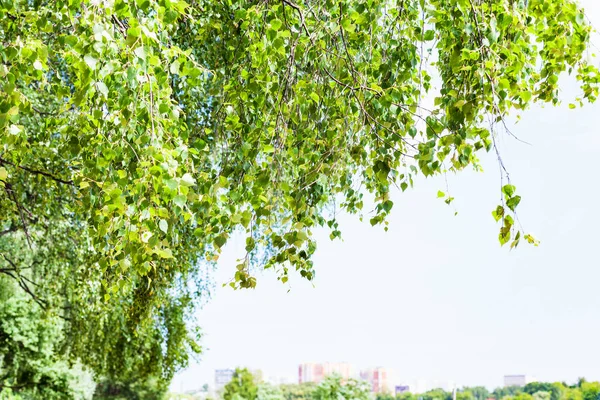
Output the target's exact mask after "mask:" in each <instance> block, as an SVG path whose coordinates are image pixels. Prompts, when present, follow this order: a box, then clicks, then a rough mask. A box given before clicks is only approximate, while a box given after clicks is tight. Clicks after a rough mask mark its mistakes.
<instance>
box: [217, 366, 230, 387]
mask: <svg viewBox="0 0 600 400" xmlns="http://www.w3.org/2000/svg"><path fill="white" fill-rule="evenodd" d="M234 372H235V370H234V369H231V368H227V369H216V370H215V390H221V389H223V387H224V386H225V385H227V384H228V383H229V382H231V379H232V378H233V374H234Z"/></svg>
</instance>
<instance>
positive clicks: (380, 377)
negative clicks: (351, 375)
mask: <svg viewBox="0 0 600 400" xmlns="http://www.w3.org/2000/svg"><path fill="white" fill-rule="evenodd" d="M388 375H389V374H388V371H387V370H386V369H385V368H381V367H377V368H372V369H367V370H364V371H361V372H360V378H361V379H362V380H365V381H367V382H369V383H370V384H371V391H372V392H373V393H384V392H389V391H390V388H389V386H388Z"/></svg>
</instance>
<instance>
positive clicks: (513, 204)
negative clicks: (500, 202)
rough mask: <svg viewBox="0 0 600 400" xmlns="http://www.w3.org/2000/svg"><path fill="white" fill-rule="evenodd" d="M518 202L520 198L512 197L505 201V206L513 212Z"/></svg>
mask: <svg viewBox="0 0 600 400" xmlns="http://www.w3.org/2000/svg"><path fill="white" fill-rule="evenodd" d="M520 202H521V196H514V197H511V198H510V199H508V200H507V201H506V205H507V207H508V208H510V209H511V211H513V212H514V211H515V209H516V208H517V206H518V205H519V203H520Z"/></svg>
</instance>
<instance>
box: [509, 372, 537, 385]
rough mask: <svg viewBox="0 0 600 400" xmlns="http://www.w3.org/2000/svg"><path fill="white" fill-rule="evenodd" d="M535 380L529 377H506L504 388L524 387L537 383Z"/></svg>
mask: <svg viewBox="0 0 600 400" xmlns="http://www.w3.org/2000/svg"><path fill="white" fill-rule="evenodd" d="M535 381H536V380H535V378H533V377H532V376H527V375H504V387H509V386H519V387H523V386H525V385H527V384H528V383H531V382H535Z"/></svg>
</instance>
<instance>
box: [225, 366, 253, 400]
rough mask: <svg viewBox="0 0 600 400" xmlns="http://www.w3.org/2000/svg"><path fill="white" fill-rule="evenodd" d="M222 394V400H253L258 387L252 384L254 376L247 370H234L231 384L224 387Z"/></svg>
mask: <svg viewBox="0 0 600 400" xmlns="http://www.w3.org/2000/svg"><path fill="white" fill-rule="evenodd" d="M224 389H225V391H224V392H223V399H224V400H236V398H240V399H243V400H255V399H256V397H257V395H258V386H257V385H256V383H255V382H254V376H253V375H252V373H251V372H250V371H248V369H247V368H236V370H235V372H234V373H233V377H232V379H231V382H229V383H228V384H227V385H225V388H224Z"/></svg>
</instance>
